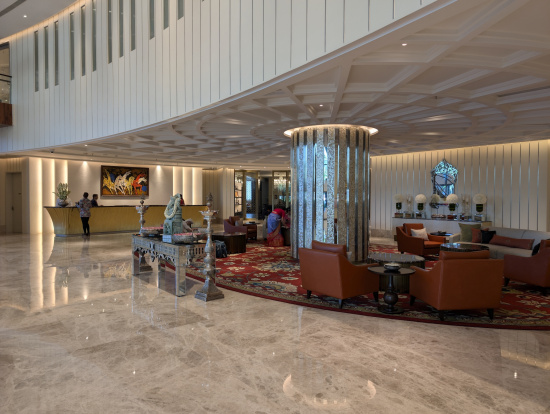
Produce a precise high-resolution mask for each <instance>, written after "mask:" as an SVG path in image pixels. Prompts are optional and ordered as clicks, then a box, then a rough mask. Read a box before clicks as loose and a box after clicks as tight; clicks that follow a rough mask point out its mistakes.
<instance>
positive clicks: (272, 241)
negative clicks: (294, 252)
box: [267, 208, 286, 247]
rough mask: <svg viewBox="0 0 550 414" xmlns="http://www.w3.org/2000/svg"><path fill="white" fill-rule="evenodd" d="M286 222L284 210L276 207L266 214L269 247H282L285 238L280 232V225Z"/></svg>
mask: <svg viewBox="0 0 550 414" xmlns="http://www.w3.org/2000/svg"><path fill="white" fill-rule="evenodd" d="M285 222H286V214H285V211H284V210H283V209H281V208H276V209H275V210H273V211H272V212H271V214H270V215H269V216H267V233H268V234H267V245H268V246H270V247H283V246H284V243H285V239H284V237H283V235H282V233H281V226H282V225H284V223H285Z"/></svg>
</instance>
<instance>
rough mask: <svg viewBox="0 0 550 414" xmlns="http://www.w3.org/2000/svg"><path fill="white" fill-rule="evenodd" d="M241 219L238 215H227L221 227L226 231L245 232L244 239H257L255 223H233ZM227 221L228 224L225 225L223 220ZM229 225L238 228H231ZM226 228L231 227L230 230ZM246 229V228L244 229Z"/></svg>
mask: <svg viewBox="0 0 550 414" xmlns="http://www.w3.org/2000/svg"><path fill="white" fill-rule="evenodd" d="M239 220H241V218H240V217H239V216H229V218H228V219H227V220H224V221H223V229H224V231H225V232H226V233H244V234H246V239H247V240H248V239H257V238H258V225H257V224H242V225H240V226H236V225H235V224H236V223H237V221H239ZM226 221H227V222H228V224H229V225H228V226H226V224H225V222H226ZM230 226H232V227H234V228H238V229H239V230H233V229H232V228H231V227H230ZM227 229H231V231H228V230H227ZM245 229H246V230H245Z"/></svg>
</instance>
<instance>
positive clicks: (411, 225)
mask: <svg viewBox="0 0 550 414" xmlns="http://www.w3.org/2000/svg"><path fill="white" fill-rule="evenodd" d="M423 228H424V224H422V223H403V229H404V230H405V233H407V235H409V236H411V230H412V229H415V230H420V229H423Z"/></svg>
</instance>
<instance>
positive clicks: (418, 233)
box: [411, 229, 428, 240]
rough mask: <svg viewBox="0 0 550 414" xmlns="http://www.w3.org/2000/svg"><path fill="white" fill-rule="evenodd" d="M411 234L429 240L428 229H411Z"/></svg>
mask: <svg viewBox="0 0 550 414" xmlns="http://www.w3.org/2000/svg"><path fill="white" fill-rule="evenodd" d="M411 236H412V237H420V238H421V239H424V240H428V233H426V229H419V230H417V229H411Z"/></svg>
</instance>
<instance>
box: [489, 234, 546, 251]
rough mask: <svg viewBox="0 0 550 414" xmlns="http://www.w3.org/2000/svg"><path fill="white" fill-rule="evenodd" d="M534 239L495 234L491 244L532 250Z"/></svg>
mask: <svg viewBox="0 0 550 414" xmlns="http://www.w3.org/2000/svg"><path fill="white" fill-rule="evenodd" d="M534 241H535V240H534V239H514V238H513V237H504V236H500V235H498V234H495V235H494V236H493V238H492V239H491V241H490V242H489V244H497V245H499V246H507V247H515V248H517V249H526V250H531V249H532V248H533V242H534Z"/></svg>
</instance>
